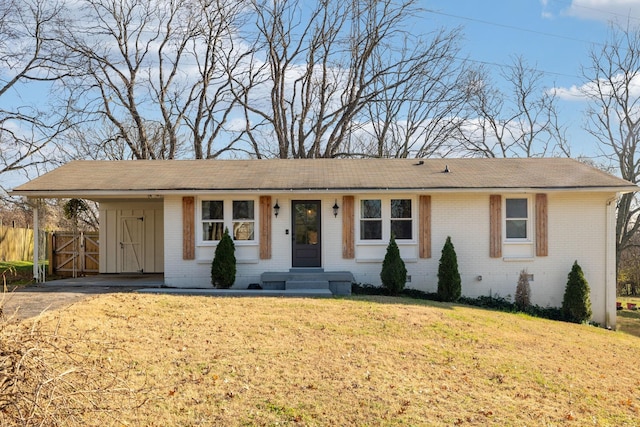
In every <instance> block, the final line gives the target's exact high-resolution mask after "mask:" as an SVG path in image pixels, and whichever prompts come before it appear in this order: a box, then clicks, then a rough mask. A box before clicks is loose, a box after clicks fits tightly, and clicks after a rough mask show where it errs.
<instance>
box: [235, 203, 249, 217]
mask: <svg viewBox="0 0 640 427" xmlns="http://www.w3.org/2000/svg"><path fill="white" fill-rule="evenodd" d="M233 219H253V200H234V201H233Z"/></svg>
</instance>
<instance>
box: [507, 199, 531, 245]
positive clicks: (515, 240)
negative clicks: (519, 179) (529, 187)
mask: <svg viewBox="0 0 640 427" xmlns="http://www.w3.org/2000/svg"><path fill="white" fill-rule="evenodd" d="M509 199H525V200H526V201H527V217H526V218H507V200H509ZM503 200H504V203H503V204H502V205H503V206H502V235H503V236H504V239H503V240H504V242H505V243H531V242H532V241H533V237H532V236H533V235H532V232H533V229H532V223H533V199H532V197H531V196H530V195H527V194H510V195H506V196H503ZM510 220H514V221H517V220H525V221H526V222H527V225H526V228H525V230H526V233H527V237H524V238H523V237H508V236H507V221H510Z"/></svg>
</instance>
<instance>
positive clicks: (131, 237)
mask: <svg viewBox="0 0 640 427" xmlns="http://www.w3.org/2000/svg"><path fill="white" fill-rule="evenodd" d="M121 225H122V236H121V239H120V251H121V264H120V265H121V266H122V268H121V270H120V272H121V273H142V272H143V267H142V266H143V264H142V260H143V253H142V251H143V245H142V242H143V241H144V218H143V217H123V218H122V222H121Z"/></svg>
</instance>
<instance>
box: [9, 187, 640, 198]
mask: <svg viewBox="0 0 640 427" xmlns="http://www.w3.org/2000/svg"><path fill="white" fill-rule="evenodd" d="M638 190H640V187H638V186H635V185H633V186H619V187H617V186H614V187H608V186H604V187H603V186H594V187H588V186H581V187H570V186H568V187H473V188H470V187H397V188H392V187H387V188H382V187H371V188H365V187H335V188H219V189H202V188H176V189H141V190H126V189H125V190H95V189H92V190H89V189H87V190H13V191H10V192H9V194H10V195H12V196H23V197H28V198H54V199H55V198H85V199H92V198H109V197H118V198H132V199H140V198H157V197H163V196H169V195H184V194H196V195H197V194H223V193H298V194H306V193H367V194H370V193H379V192H381V191H384V192H387V191H393V192H397V193H413V192H429V193H451V192H455V193H488V192H501V193H507V192H508V193H532V192H550V193H551V192H581V193H584V192H596V193H621V194H623V193H631V192H636V191H638Z"/></svg>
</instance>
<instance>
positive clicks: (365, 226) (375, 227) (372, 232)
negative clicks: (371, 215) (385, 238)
mask: <svg viewBox="0 0 640 427" xmlns="http://www.w3.org/2000/svg"><path fill="white" fill-rule="evenodd" d="M360 239H362V240H380V239H382V221H360Z"/></svg>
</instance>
